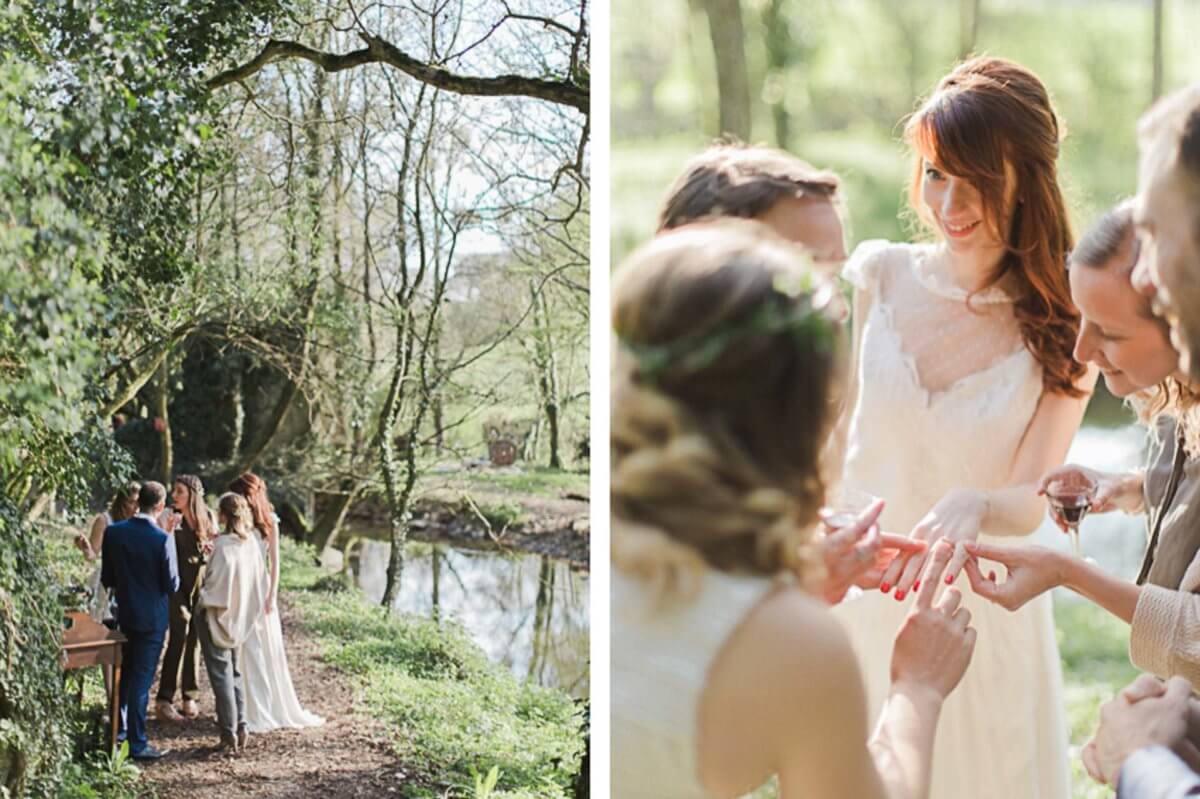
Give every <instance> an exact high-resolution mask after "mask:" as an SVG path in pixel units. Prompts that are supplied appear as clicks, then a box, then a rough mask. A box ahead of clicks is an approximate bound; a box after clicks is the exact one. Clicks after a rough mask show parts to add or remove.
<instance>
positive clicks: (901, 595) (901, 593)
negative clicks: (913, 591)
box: [896, 591, 907, 602]
mask: <svg viewBox="0 0 1200 799" xmlns="http://www.w3.org/2000/svg"><path fill="white" fill-rule="evenodd" d="M906 593H907V592H906V591H897V592H896V601H897V602H899V601H900V600H902V599H904V596H905V594H906Z"/></svg>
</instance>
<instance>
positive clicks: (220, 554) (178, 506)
mask: <svg viewBox="0 0 1200 799" xmlns="http://www.w3.org/2000/svg"><path fill="white" fill-rule="evenodd" d="M76 543H77V545H78V546H79V548H80V550H81V551H82V552H83V553H84V555H85V557H87V558H88V559H89V560H96V559H99V560H100V567H99V569H97V571H96V574H95V577H94V581H93V597H94V610H93V615H94V617H95V618H96V619H97V620H98V621H107V622H109V623H115V625H116V627H117V629H119V630H120V631H121V632H122V634H124V636H125V637H126V639H127V641H126V643H125V644H124V651H123V657H122V660H123V665H122V671H121V680H120V686H119V695H120V716H121V733H120V735H121V737H122V739H124V740H128V742H129V749H130V754H131V756H132V757H133V758H134V759H135V760H139V761H149V760H156V759H158V758H159V757H161V756H162V755H163V752H162V751H160V750H159V749H157V748H155V747H154V746H151V745H150V744H149V742H148V740H147V738H146V716H147V708H148V704H149V694H150V690H151V687H152V685H153V682H154V675H155V671H156V670H159V669H158V667H159V659H160V656H161V659H162V664H161V670H160V672H159V683H158V693H157V696H156V702H155V707H156V715H157V717H158V719H159V720H160V721H165V722H170V723H185V722H188V721H191V720H194V719H196V718H198V717H199V715H200V707H199V704H198V702H197V700H198V699H199V696H200V687H199V671H198V666H199V662H200V659H201V657H202V658H203V660H204V664H205V668H206V671H207V673H208V678H209V683H210V685H211V686H212V689H213V693H214V696H215V703H216V712H217V725H218V727H219V728H220V743H219V748H221V749H226V750H229V751H231V752H234V753H236V752H238V751H240V750H241V749H243V748H244V747H245V746H246V744H247V741H248V735H249V733H251V732H254V733H259V732H267V731H270V730H274V729H278V728H281V727H310V726H315V725H319V724H322V723H323V720H322V719H321V718H320V717H319V716H316V715H314V714H312V713H309V712H308V711H306V710H305V709H304V708H303V707H302V706H301V704H300V701H299V699H298V698H297V697H296V692H295V688H294V687H293V685H292V680H291V675H290V673H289V670H288V665H287V655H286V652H285V651H284V646H283V628H282V626H281V624H280V621H279V613H278V612H277V607H276V600H277V595H278V588H279V525H278V519H277V518H276V516H275V513H274V509H273V507H272V506H271V503H270V501H269V500H268V497H267V486H266V483H265V482H264V481H263V480H262V478H260V477H258V476H257V475H255V474H252V473H250V472H247V473H245V474H242V475H241V476H240V477H238V478H237V479H236V480H234V481H233V482H232V483H230V485H229V490H228V492H227V493H226V494H224V495H222V496H221V498H220V499H219V501H218V503H217V511H216V513H214V512H213V511H212V510H210V509H209V507H208V505H207V504H206V501H205V494H204V486H203V484H202V483H201V481H200V478H198V477H196V476H195V475H186V474H185V475H179V476H177V477H176V478H175V481H174V484H173V487H172V490H171V493H170V507H169V508H168V507H167V492H166V489H165V488H164V487H163V486H162V485H161V484H160V483H157V482H153V481H148V482H144V483H137V482H131V483H129V484H127V485H125V486H124V487H123V488H122V489H121V490H120V491H119V492H118V493H117V495H116V497H114V499H113V502H112V504H111V506H110V508H109V509H108V510H107V511H106V512H104V513H101V514H99V515H98V516H97V517H96V519H95V520H94V521H93V524H92V528H91V531H90V535H87V536H85V535H80V536H79V537H78V538H77V539H76ZM164 640H165V643H166V647H165V651H164V646H163V644H164ZM177 697H178V699H179V700H180V704H179V706H178V707H176V705H175V702H176V699H177Z"/></svg>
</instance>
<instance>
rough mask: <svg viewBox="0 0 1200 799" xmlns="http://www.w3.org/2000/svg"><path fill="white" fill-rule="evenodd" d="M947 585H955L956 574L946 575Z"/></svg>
mask: <svg viewBox="0 0 1200 799" xmlns="http://www.w3.org/2000/svg"><path fill="white" fill-rule="evenodd" d="M946 585H954V575H953V574H947V575H946Z"/></svg>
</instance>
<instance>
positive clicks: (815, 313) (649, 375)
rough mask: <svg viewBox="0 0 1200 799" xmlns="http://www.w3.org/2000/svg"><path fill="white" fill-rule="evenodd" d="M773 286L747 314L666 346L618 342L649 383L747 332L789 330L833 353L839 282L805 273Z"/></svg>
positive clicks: (710, 356)
mask: <svg viewBox="0 0 1200 799" xmlns="http://www.w3.org/2000/svg"><path fill="white" fill-rule="evenodd" d="M773 288H774V289H775V295H773V296H772V297H771V298H770V299H768V300H767V301H765V302H763V303H762V305H761V306H760V307H759V308H758V310H756V311H755V312H754V313H752V314H750V316H748V317H746V318H743V319H739V320H736V321H733V322H728V323H726V324H723V325H718V326H717V327H716V328H715V329H713V330H710V331H708V332H706V333H703V334H701V335H696V336H688V337H686V338H681V339H678V340H676V341H672V342H669V343H667V344H638V343H636V342H632V341H627V340H625V339H621V338H618V341H619V342H620V345H621V347H622V349H624V350H625V351H626V352H627V353H629V354H630V355H631V356H632V357H633V359H634V361H635V362H636V363H637V372H638V374H639V375H640V376H641V377H643V378H646V379H648V380H651V381H653V380H655V379H657V378H658V377H659V376H660V375H661V374H662V373H663V372H665V371H666V370H667V369H669V368H679V369H684V370H686V371H699V370H701V369H705V368H707V367H708V366H711V365H712V364H713V363H715V362H716V360H717V359H718V358H720V357H721V356H722V355H723V354H724V353H725V352H726V351H727V350H728V349H729V347H730V346H731V345H732V344H733V343H734V342H736V341H738V340H740V339H745V338H749V337H751V336H770V335H775V334H777V333H790V334H791V335H792V338H793V340H795V341H796V342H798V343H805V342H813V343H815V345H816V347H817V348H818V349H819V350H821V351H823V352H829V351H831V350H832V349H833V346H834V342H835V341H836V340H837V328H838V326H839V324H840V323H841V322H842V321H843V320H844V319H845V316H846V313H845V307H844V306H843V305H842V304H841V302H840V296H839V293H838V289H837V286H836V285H834V284H833V283H832V282H825V281H822V282H821V283H819V284H818V283H817V282H816V281H815V280H814V279H813V276H812V274H811V273H807V272H806V273H802V274H793V275H779V276H777V277H776V278H775V281H774V283H773ZM797 300H798V301H797Z"/></svg>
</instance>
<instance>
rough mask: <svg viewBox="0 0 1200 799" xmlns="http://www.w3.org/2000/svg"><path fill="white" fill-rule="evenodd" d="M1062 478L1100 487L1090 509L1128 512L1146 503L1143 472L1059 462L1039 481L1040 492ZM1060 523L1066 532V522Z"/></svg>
mask: <svg viewBox="0 0 1200 799" xmlns="http://www.w3.org/2000/svg"><path fill="white" fill-rule="evenodd" d="M1058 482H1063V483H1066V484H1068V485H1087V484H1089V483H1090V484H1091V485H1094V486H1095V487H1096V491H1095V493H1094V494H1093V495H1092V505H1091V509H1090V510H1089V511H1088V512H1089V513H1111V512H1112V511H1115V510H1119V511H1124V512H1125V513H1140V512H1141V511H1142V508H1143V507H1144V506H1145V498H1144V497H1143V495H1142V474H1141V473H1139V472H1133V473H1128V474H1116V473H1114V472H1102V471H1100V470H1098V469H1089V468H1088V467H1086V466H1078V465H1076V464H1073V463H1068V464H1067V465H1066V466H1059V467H1058V468H1057V469H1051V470H1050V471H1048V472H1046V473H1045V474H1044V475H1042V479H1041V480H1040V481H1038V496H1044V495H1045V493H1046V488H1047V487H1048V486H1049V485H1050V484H1051V483H1058ZM1058 526H1059V528H1060V529H1062V531H1063V532H1066V527H1065V526H1064V525H1062V524H1059V525H1058Z"/></svg>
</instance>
